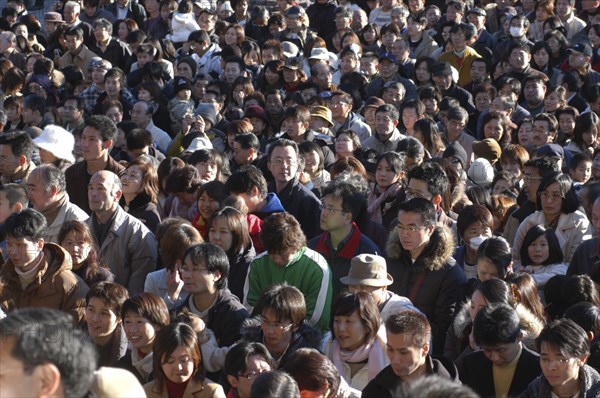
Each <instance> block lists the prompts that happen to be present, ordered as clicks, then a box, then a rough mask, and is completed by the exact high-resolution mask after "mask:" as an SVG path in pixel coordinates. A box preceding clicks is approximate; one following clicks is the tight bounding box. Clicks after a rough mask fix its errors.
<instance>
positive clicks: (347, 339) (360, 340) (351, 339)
mask: <svg viewBox="0 0 600 398" xmlns="http://www.w3.org/2000/svg"><path fill="white" fill-rule="evenodd" d="M333 334H334V335H335V339H336V340H337V341H338V343H339V345H340V348H341V349H342V350H345V351H354V350H356V349H358V348H360V346H361V345H363V344H365V342H366V337H367V328H366V327H365V325H364V324H363V322H362V320H361V319H360V316H359V315H358V311H354V312H353V313H352V314H351V315H349V316H347V315H335V316H334V317H333Z"/></svg>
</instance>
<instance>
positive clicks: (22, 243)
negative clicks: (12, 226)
mask: <svg viewBox="0 0 600 398" xmlns="http://www.w3.org/2000/svg"><path fill="white" fill-rule="evenodd" d="M43 248H44V240H43V239H40V240H37V241H33V240H30V239H27V238H24V237H22V238H15V237H13V236H10V235H8V236H7V238H6V253H7V254H8V258H10V260H11V261H12V262H13V264H14V265H15V267H16V268H18V269H19V271H22V272H26V271H31V270H32V269H33V268H34V266H35V265H36V264H37V259H38V256H39V254H40V252H41V251H42V249H43Z"/></svg>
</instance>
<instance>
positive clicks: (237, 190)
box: [226, 165, 268, 199]
mask: <svg viewBox="0 0 600 398" xmlns="http://www.w3.org/2000/svg"><path fill="white" fill-rule="evenodd" d="M226 188H227V190H228V191H229V192H230V193H232V194H242V193H246V194H251V193H252V190H253V189H254V188H256V189H257V190H258V194H259V195H260V197H261V198H263V199H264V198H266V197H267V193H268V188H267V180H266V179H265V176H264V175H263V173H262V172H261V171H260V169H259V168H258V167H256V166H254V165H245V166H242V167H240V168H239V169H238V170H237V171H235V172H234V173H233V174H232V175H231V176H230V177H229V178H228V179H227V183H226Z"/></svg>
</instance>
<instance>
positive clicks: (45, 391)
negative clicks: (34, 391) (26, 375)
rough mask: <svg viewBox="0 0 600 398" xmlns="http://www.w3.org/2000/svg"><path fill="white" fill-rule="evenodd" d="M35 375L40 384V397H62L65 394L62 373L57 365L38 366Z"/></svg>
mask: <svg viewBox="0 0 600 398" xmlns="http://www.w3.org/2000/svg"><path fill="white" fill-rule="evenodd" d="M34 373H35V374H36V376H37V379H38V380H39V382H40V391H39V392H38V394H39V395H38V396H39V397H41V398H45V397H48V398H50V397H57V396H61V395H62V394H63V391H62V385H61V382H60V371H59V370H58V368H57V367H56V365H54V364H52V363H47V364H44V365H38V366H37V367H36V368H35V370H34Z"/></svg>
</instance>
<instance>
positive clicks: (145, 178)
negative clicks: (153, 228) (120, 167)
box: [125, 158, 158, 204]
mask: <svg viewBox="0 0 600 398" xmlns="http://www.w3.org/2000/svg"><path fill="white" fill-rule="evenodd" d="M131 167H138V168H139V169H140V171H141V172H142V182H141V184H142V185H141V188H142V191H143V192H144V193H145V194H146V195H148V198H149V199H150V202H152V203H154V204H157V203H158V175H157V174H156V168H155V167H154V165H153V164H152V163H150V162H146V161H144V160H143V159H141V158H140V159H136V160H134V161H132V162H130V163H129V164H128V165H127V168H126V169H125V170H127V169H129V168H131Z"/></svg>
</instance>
